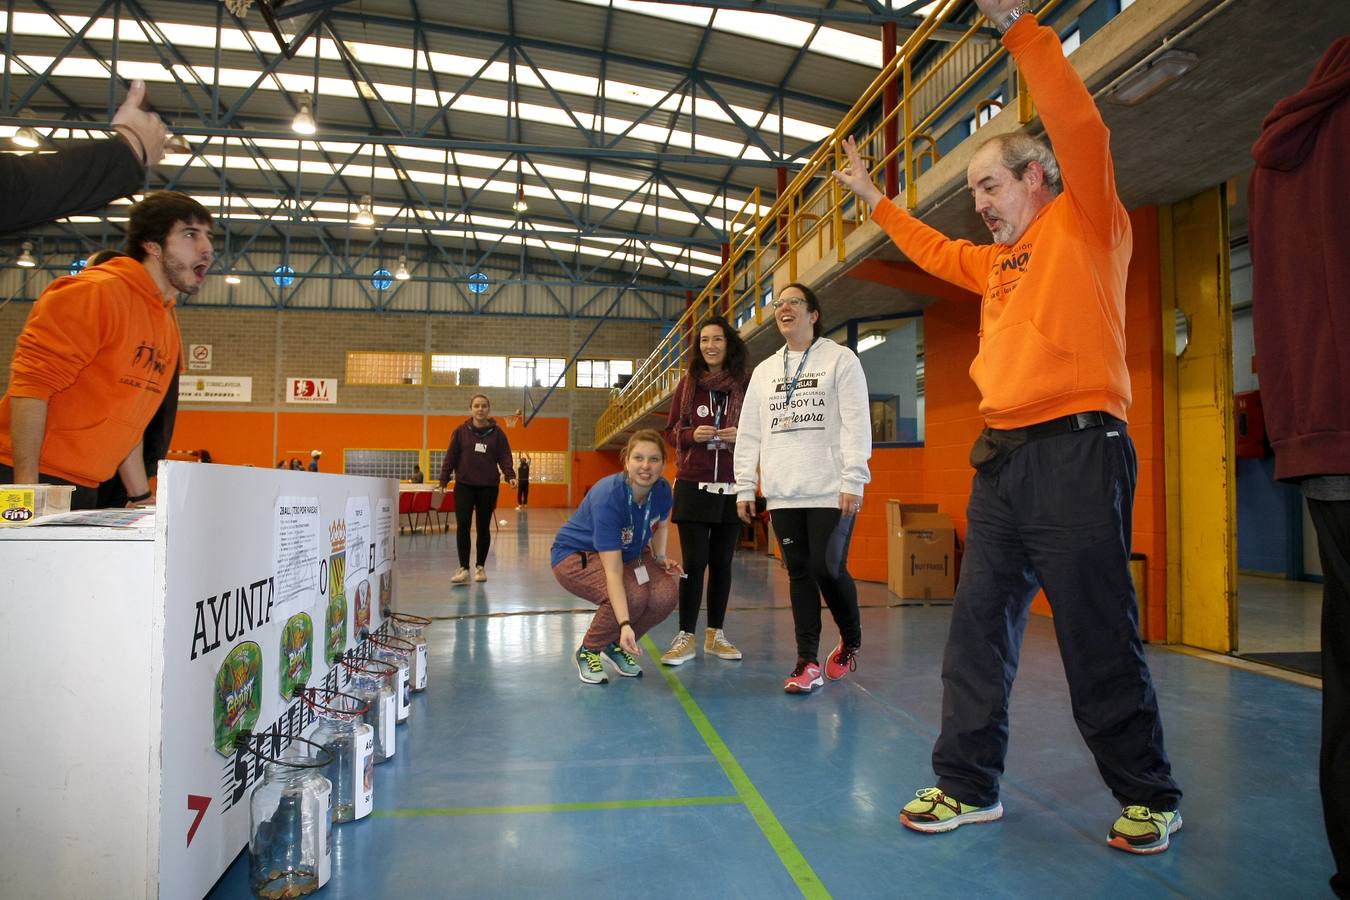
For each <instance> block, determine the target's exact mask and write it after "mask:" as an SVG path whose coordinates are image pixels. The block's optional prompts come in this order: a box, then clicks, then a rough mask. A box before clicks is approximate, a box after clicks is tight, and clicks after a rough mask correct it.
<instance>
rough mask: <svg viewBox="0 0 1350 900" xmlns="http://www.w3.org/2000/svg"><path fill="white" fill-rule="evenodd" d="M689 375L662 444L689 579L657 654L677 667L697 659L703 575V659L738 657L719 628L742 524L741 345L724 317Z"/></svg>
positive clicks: (708, 328)
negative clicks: (668, 454)
mask: <svg viewBox="0 0 1350 900" xmlns="http://www.w3.org/2000/svg"><path fill="white" fill-rule="evenodd" d="M692 357H693V358H692V360H691V362H690V363H689V371H688V372H686V373H685V374H684V377H683V378H681V379H680V383H679V384H678V385H676V387H675V394H674V396H672V397H671V401H670V414H669V416H668V417H667V418H666V442H667V443H669V444H670V446H672V447H674V448H675V473H676V474H675V510H674V512H673V513H672V514H671V517H670V518H671V521H673V522H674V523H675V524H676V525H677V526H678V527H679V529H680V555H681V556H682V557H684V567H685V571H686V572H687V573H688V577H687V578H685V579H684V580H682V581H681V582H680V630H679V631H677V632H676V633H675V639H674V640H673V641H671V642H670V649H668V650H667V651H666V652H665V653H663V654H661V662H662V663H664V664H665V665H668V666H678V665H680V664H681V663H684V662H685V661H687V660H690V659H693V658H694V649H695V640H694V634H695V633H696V632H695V628H697V627H698V610H699V607H700V606H701V605H702V604H703V573H704V572H705V571H706V572H707V573H708V628H707V632H706V634H705V635H704V638H703V654H704V655H705V656H716V657H718V658H719V659H740V658H741V651H740V650H738V649H737V648H736V646H735V645H734V644H732V643H731V641H729V640H727V638H726V635H725V634H724V633H723V631H722V626H723V624H724V623H725V620H726V614H727V599H728V598H729V597H730V596H731V558H732V556H733V555H734V554H735V552H736V540H737V538H739V537H740V533H741V522H740V519H739V518H738V517H737V514H736V466H735V460H734V459H733V452H734V450H735V447H736V423H737V422H739V421H740V418H741V404H742V403H743V402H744V401H745V385H746V382H747V381H748V380H749V377H748V375H747V373H746V371H745V366H746V351H745V341H743V340H741V336H740V335H739V334H737V333H736V329H734V328H732V327H731V324H730V323H729V322H727V320H726V319H724V318H722V317H721V316H713V317H712V318H711V319H709V320H708V321H707V322H705V323H704V324H703V326H702V327H701V328H699V331H698V341H697V342H696V343H695V344H694V348H693V354H692Z"/></svg>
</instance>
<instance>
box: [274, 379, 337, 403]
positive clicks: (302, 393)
mask: <svg viewBox="0 0 1350 900" xmlns="http://www.w3.org/2000/svg"><path fill="white" fill-rule="evenodd" d="M286 402H287V403H337V379H336V378H287V379H286Z"/></svg>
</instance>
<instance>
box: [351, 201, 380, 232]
mask: <svg viewBox="0 0 1350 900" xmlns="http://www.w3.org/2000/svg"><path fill="white" fill-rule="evenodd" d="M352 221H353V222H354V223H356V224H357V225H365V226H367V227H369V226H371V225H374V224H375V207H374V205H373V203H372V201H371V199H370V195H369V194H365V195H363V196H362V197H361V202H360V203H358V204H357V205H356V215H355V216H353V217H352Z"/></svg>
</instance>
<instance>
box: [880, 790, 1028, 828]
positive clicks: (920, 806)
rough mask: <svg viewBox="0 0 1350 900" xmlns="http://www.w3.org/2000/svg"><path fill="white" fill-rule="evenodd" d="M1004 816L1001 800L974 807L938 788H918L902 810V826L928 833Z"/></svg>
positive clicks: (989, 820)
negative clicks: (989, 804) (990, 804)
mask: <svg viewBox="0 0 1350 900" xmlns="http://www.w3.org/2000/svg"><path fill="white" fill-rule="evenodd" d="M1001 818H1003V804H1002V803H995V804H994V805H992V806H971V805H970V804H969V803H962V802H961V801H960V800H957V799H956V798H955V797H949V796H947V795H946V794H944V793H943V792H942V791H941V790H940V789H939V788H935V787H930V788H924V789H923V790H921V791H916V792H915V793H914V799H913V800H911V801H909V802H908V803H906V804H905V808H904V809H902V810H900V824H901V825H904V826H905V827H906V828H913V829H914V830H915V831H923V832H927V833H929V834H936V833H938V832H941V831H951V830H952V829H953V828H959V827H961V826H962V825H974V824H977V823H979V822H992V821H994V820H995V819H1001Z"/></svg>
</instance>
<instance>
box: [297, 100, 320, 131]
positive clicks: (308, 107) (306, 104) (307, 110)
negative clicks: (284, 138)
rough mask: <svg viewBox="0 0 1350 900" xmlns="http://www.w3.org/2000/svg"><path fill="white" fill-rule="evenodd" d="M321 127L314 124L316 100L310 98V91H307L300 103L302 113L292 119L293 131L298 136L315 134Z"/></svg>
mask: <svg viewBox="0 0 1350 900" xmlns="http://www.w3.org/2000/svg"><path fill="white" fill-rule="evenodd" d="M318 130H319V127H318V126H317V125H315V124H314V98H313V97H311V96H310V94H309V91H305V96H304V99H302V100H301V101H300V111H299V112H297V113H296V114H295V118H294V119H291V131H294V132H295V133H296V134H313V133H314V132H316V131H318Z"/></svg>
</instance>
